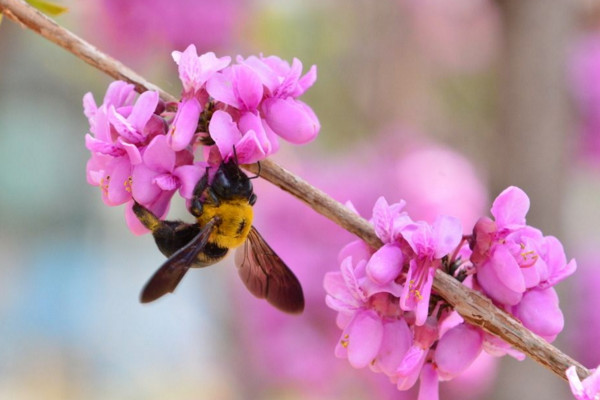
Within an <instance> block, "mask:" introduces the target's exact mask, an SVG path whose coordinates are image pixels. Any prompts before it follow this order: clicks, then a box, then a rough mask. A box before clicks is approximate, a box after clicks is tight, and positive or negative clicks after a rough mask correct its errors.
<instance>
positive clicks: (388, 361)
mask: <svg viewBox="0 0 600 400" xmlns="http://www.w3.org/2000/svg"><path fill="white" fill-rule="evenodd" d="M411 345H412V332H411V331H410V328H409V327H408V324H407V323H406V321H405V320H403V319H399V320H394V321H388V322H384V323H383V338H382V340H381V347H380V349H379V354H378V356H377V365H378V366H379V367H380V368H381V370H382V371H383V372H384V373H385V374H386V375H388V376H392V375H394V374H395V373H396V370H397V369H398V367H399V366H400V363H401V362H402V359H403V358H404V355H405V354H406V353H407V352H408V349H409V348H410V346H411Z"/></svg>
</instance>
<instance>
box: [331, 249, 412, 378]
mask: <svg viewBox="0 0 600 400" xmlns="http://www.w3.org/2000/svg"><path fill="white" fill-rule="evenodd" d="M355 263H356V264H355ZM365 264H366V261H365V260H358V261H355V260H353V258H352V257H351V256H348V257H346V258H345V259H344V260H343V261H342V265H341V272H329V273H327V274H326V275H325V280H324V286H325V290H326V291H327V296H326V303H327V305H328V306H329V307H330V308H332V309H334V310H336V311H338V312H339V316H338V326H339V327H340V328H342V329H343V333H342V337H341V339H340V341H339V342H338V345H337V347H336V351H335V354H336V356H338V357H343V358H348V361H349V362H350V364H351V365H352V366H353V367H355V368H363V367H366V366H367V365H370V364H373V365H378V367H377V368H380V369H382V370H385V371H390V372H391V371H394V370H395V368H397V365H396V364H397V363H399V362H400V360H401V359H402V356H403V354H404V353H405V352H406V351H407V349H408V347H409V346H410V341H411V339H410V338H411V334H410V331H409V330H408V326H407V325H406V322H404V321H403V320H401V314H402V313H401V311H400V310H399V308H398V307H397V303H396V305H394V297H396V298H397V295H398V294H399V292H400V287H399V286H398V285H397V284H393V283H392V284H390V285H388V286H387V287H379V286H377V285H374V284H372V283H371V282H369V281H368V279H367V278H366V277H365V275H364V274H365Z"/></svg>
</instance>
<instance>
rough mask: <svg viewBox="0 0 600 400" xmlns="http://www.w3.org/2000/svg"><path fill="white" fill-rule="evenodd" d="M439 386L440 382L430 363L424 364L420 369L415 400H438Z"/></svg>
mask: <svg viewBox="0 0 600 400" xmlns="http://www.w3.org/2000/svg"><path fill="white" fill-rule="evenodd" d="M439 386H440V380H439V379H438V374H437V372H436V370H435V368H433V365H431V364H430V363H427V364H425V365H424V366H423V369H421V384H420V385H419V395H418V397H417V400H439V398H440V390H439Z"/></svg>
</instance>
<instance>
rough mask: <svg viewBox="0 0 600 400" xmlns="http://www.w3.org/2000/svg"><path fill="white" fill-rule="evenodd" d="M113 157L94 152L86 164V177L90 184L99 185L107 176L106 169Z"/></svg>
mask: <svg viewBox="0 0 600 400" xmlns="http://www.w3.org/2000/svg"><path fill="white" fill-rule="evenodd" d="M112 160H113V157H111V156H107V155H104V154H100V153H92V156H91V157H90V159H89V160H88V162H87V164H86V166H85V172H86V179H87V182H88V183H89V184H90V185H93V186H99V185H100V184H101V182H102V179H103V178H104V177H105V176H106V172H105V171H106V169H107V167H108V166H109V164H110V162H111V161H112Z"/></svg>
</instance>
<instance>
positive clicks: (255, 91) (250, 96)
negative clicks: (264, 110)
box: [232, 64, 263, 111]
mask: <svg viewBox="0 0 600 400" xmlns="http://www.w3.org/2000/svg"><path fill="white" fill-rule="evenodd" d="M232 70H233V79H234V82H233V90H234V93H235V96H236V98H237V99H239V101H240V103H241V106H242V107H241V108H240V109H242V110H249V111H253V110H256V107H258V104H259V103H260V101H261V100H262V97H263V85H262V82H261V81H260V78H259V76H258V75H257V74H256V73H255V72H254V71H253V70H252V68H250V67H248V66H246V65H243V64H242V65H234V66H233V67H232Z"/></svg>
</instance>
